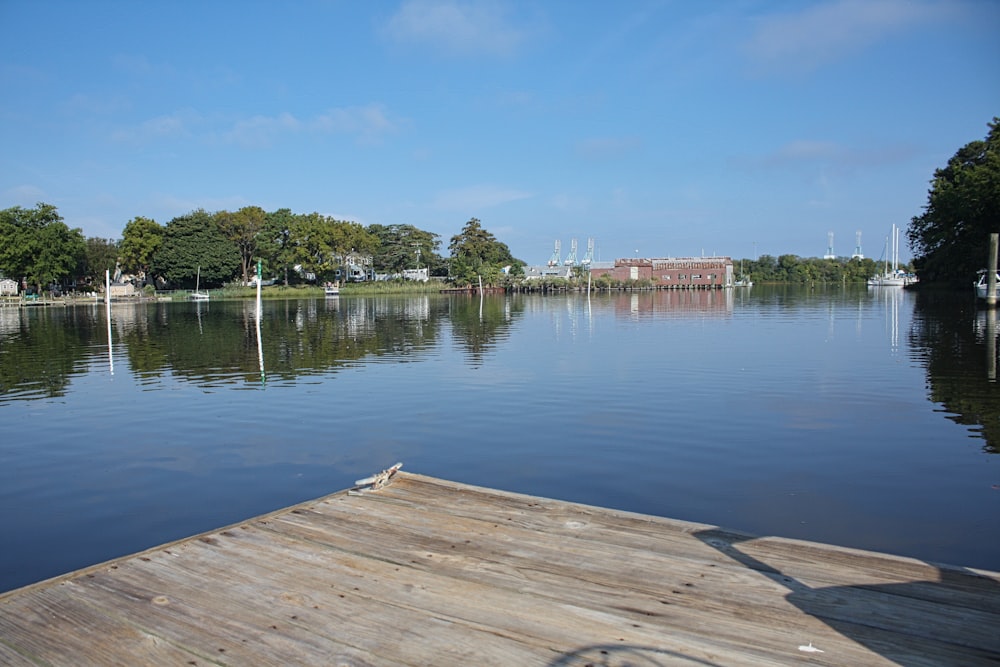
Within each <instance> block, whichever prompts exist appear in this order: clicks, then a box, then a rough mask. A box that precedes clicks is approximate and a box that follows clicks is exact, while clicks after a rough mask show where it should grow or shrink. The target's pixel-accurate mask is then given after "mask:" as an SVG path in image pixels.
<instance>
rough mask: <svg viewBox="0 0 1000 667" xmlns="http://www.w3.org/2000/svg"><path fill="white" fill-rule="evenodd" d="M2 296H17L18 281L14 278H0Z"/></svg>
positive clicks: (0, 293) (0, 294)
mask: <svg viewBox="0 0 1000 667" xmlns="http://www.w3.org/2000/svg"><path fill="white" fill-rule="evenodd" d="M0 296H17V281H16V280H14V279H12V278H0Z"/></svg>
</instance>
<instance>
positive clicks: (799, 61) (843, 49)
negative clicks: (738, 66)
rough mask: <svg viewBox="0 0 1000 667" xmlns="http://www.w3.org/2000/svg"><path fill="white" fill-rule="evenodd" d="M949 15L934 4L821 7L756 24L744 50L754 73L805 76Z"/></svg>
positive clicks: (837, 2)
mask: <svg viewBox="0 0 1000 667" xmlns="http://www.w3.org/2000/svg"><path fill="white" fill-rule="evenodd" d="M799 6H801V5H799ZM951 11H952V7H951V6H950V5H949V4H947V3H944V2H940V1H938V0H930V1H924V0H834V1H833V2H821V3H817V4H812V5H807V6H806V7H805V8H804V9H801V10H799V11H796V12H792V13H786V14H776V15H771V16H767V17H764V18H762V19H760V20H759V21H758V24H757V27H756V30H755V31H754V33H753V35H752V37H751V38H750V40H749V41H748V42H747V44H746V45H745V48H746V52H747V54H748V55H749V56H750V58H751V61H752V63H753V64H754V65H755V66H756V67H757V68H758V69H759V70H762V71H784V72H807V71H811V70H813V69H816V68H818V67H821V66H823V65H826V64H828V63H831V62H834V61H836V60H839V59H841V58H844V57H848V56H851V55H853V54H854V53H857V52H860V51H862V50H864V49H865V48H867V47H868V46H870V45H871V44H874V43H876V42H878V41H879V40H882V39H884V38H886V37H888V36H889V35H891V34H893V33H896V32H901V31H903V30H906V29H908V28H911V27H914V26H916V25H920V24H923V23H929V22H931V21H935V20H940V19H941V18H943V17H944V16H946V15H947V14H949V13H950V12H951Z"/></svg>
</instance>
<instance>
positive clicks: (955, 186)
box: [906, 117, 1000, 284]
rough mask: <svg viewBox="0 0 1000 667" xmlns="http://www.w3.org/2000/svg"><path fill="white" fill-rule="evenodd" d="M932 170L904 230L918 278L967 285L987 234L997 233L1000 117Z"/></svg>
mask: <svg viewBox="0 0 1000 667" xmlns="http://www.w3.org/2000/svg"><path fill="white" fill-rule="evenodd" d="M988 127H989V133H988V134H987V136H986V139H985V140H983V141H973V142H970V143H968V144H966V145H965V146H963V147H962V148H960V149H958V152H956V153H955V155H954V156H953V157H952V158H951V159H950V160H948V164H947V166H945V167H943V168H941V169H937V170H936V171H935V172H934V179H933V180H932V181H931V188H930V190H929V191H928V194H927V205H926V207H925V209H924V213H923V214H922V215H919V216H916V217H914V218H913V219H912V220H911V222H910V228H909V229H908V230H907V234H906V236H907V238H908V239H909V242H910V248H911V249H912V250H913V252H914V264H915V265H916V267H917V270H918V272H919V273H920V279H921V281H929V282H935V281H949V282H953V283H959V284H968V282H970V281H971V280H973V278H974V276H975V274H976V271H977V270H978V269H980V268H982V267H983V266H985V265H986V252H987V248H988V243H989V235H990V234H991V233H998V232H1000V118H997V117H994V118H993V121H992V122H991V123H989V124H988Z"/></svg>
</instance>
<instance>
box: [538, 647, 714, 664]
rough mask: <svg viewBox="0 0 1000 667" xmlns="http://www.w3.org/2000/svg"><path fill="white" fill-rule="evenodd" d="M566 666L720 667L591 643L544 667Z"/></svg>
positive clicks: (676, 656)
mask: <svg viewBox="0 0 1000 667" xmlns="http://www.w3.org/2000/svg"><path fill="white" fill-rule="evenodd" d="M570 665H574V666H576V665H592V666H593V667H610V666H611V665H622V666H623V667H624V666H626V665H627V666H628V667H666V666H667V665H706V666H708V667H721V664H720V663H717V662H709V661H708V660H703V659H701V658H695V657H692V656H690V655H684V654H683V653H678V652H677V651H670V650H667V649H662V648H656V647H655V646H632V645H627V644H625V645H623V644H594V645H593V646H587V647H584V648H581V649H579V650H577V651H573V652H572V653H567V654H566V655H563V656H561V657H559V658H558V659H556V660H553V661H552V662H550V663H548V665H547V666H546V667H570Z"/></svg>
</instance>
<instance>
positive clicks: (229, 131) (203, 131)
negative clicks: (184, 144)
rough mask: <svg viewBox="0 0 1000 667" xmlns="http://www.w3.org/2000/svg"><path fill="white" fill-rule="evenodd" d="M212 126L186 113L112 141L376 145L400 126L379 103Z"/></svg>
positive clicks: (146, 123) (137, 128)
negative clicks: (339, 140) (294, 138)
mask: <svg viewBox="0 0 1000 667" xmlns="http://www.w3.org/2000/svg"><path fill="white" fill-rule="evenodd" d="M212 123H213V121H211V120H210V119H207V118H204V117H202V116H201V115H199V114H197V113H195V112H193V111H190V110H184V111H178V112H175V113H173V114H167V115H163V116H157V117H155V118H150V119H149V120H146V121H143V122H142V123H140V124H139V125H137V126H134V127H127V128H122V129H120V130H117V131H115V132H114V133H112V138H113V139H115V140H116V141H128V142H135V143H143V142H148V141H154V140H157V139H163V138H178V137H199V138H202V139H205V140H206V141H221V142H223V143H230V144H239V145H241V146H245V147H248V148H261V147H266V146H270V145H272V144H273V143H274V142H275V141H277V140H279V139H280V138H281V137H283V136H287V135H293V134H312V135H322V134H347V135H352V136H354V138H355V139H356V140H357V141H358V142H359V143H375V142H377V141H379V140H381V138H382V137H383V136H384V135H386V134H388V133H390V132H393V131H395V130H396V129H397V128H398V127H399V125H400V123H399V122H397V121H394V120H392V119H391V118H390V117H389V114H388V113H387V112H386V110H385V108H384V107H383V106H382V105H380V104H369V105H367V106H360V107H344V108H338V109H330V110H329V111H326V112H324V113H321V114H319V115H316V116H313V117H312V118H308V119H300V118H298V117H296V116H295V115H294V114H292V113H290V112H287V111H283V112H281V113H279V114H276V115H272V116H268V115H263V114H258V115H255V116H249V117H247V118H240V119H237V120H235V121H230V122H229V124H228V126H227V127H223V128H222V129H218V130H213V129H211V128H209V127H208V126H209V125H211V124H212Z"/></svg>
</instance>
